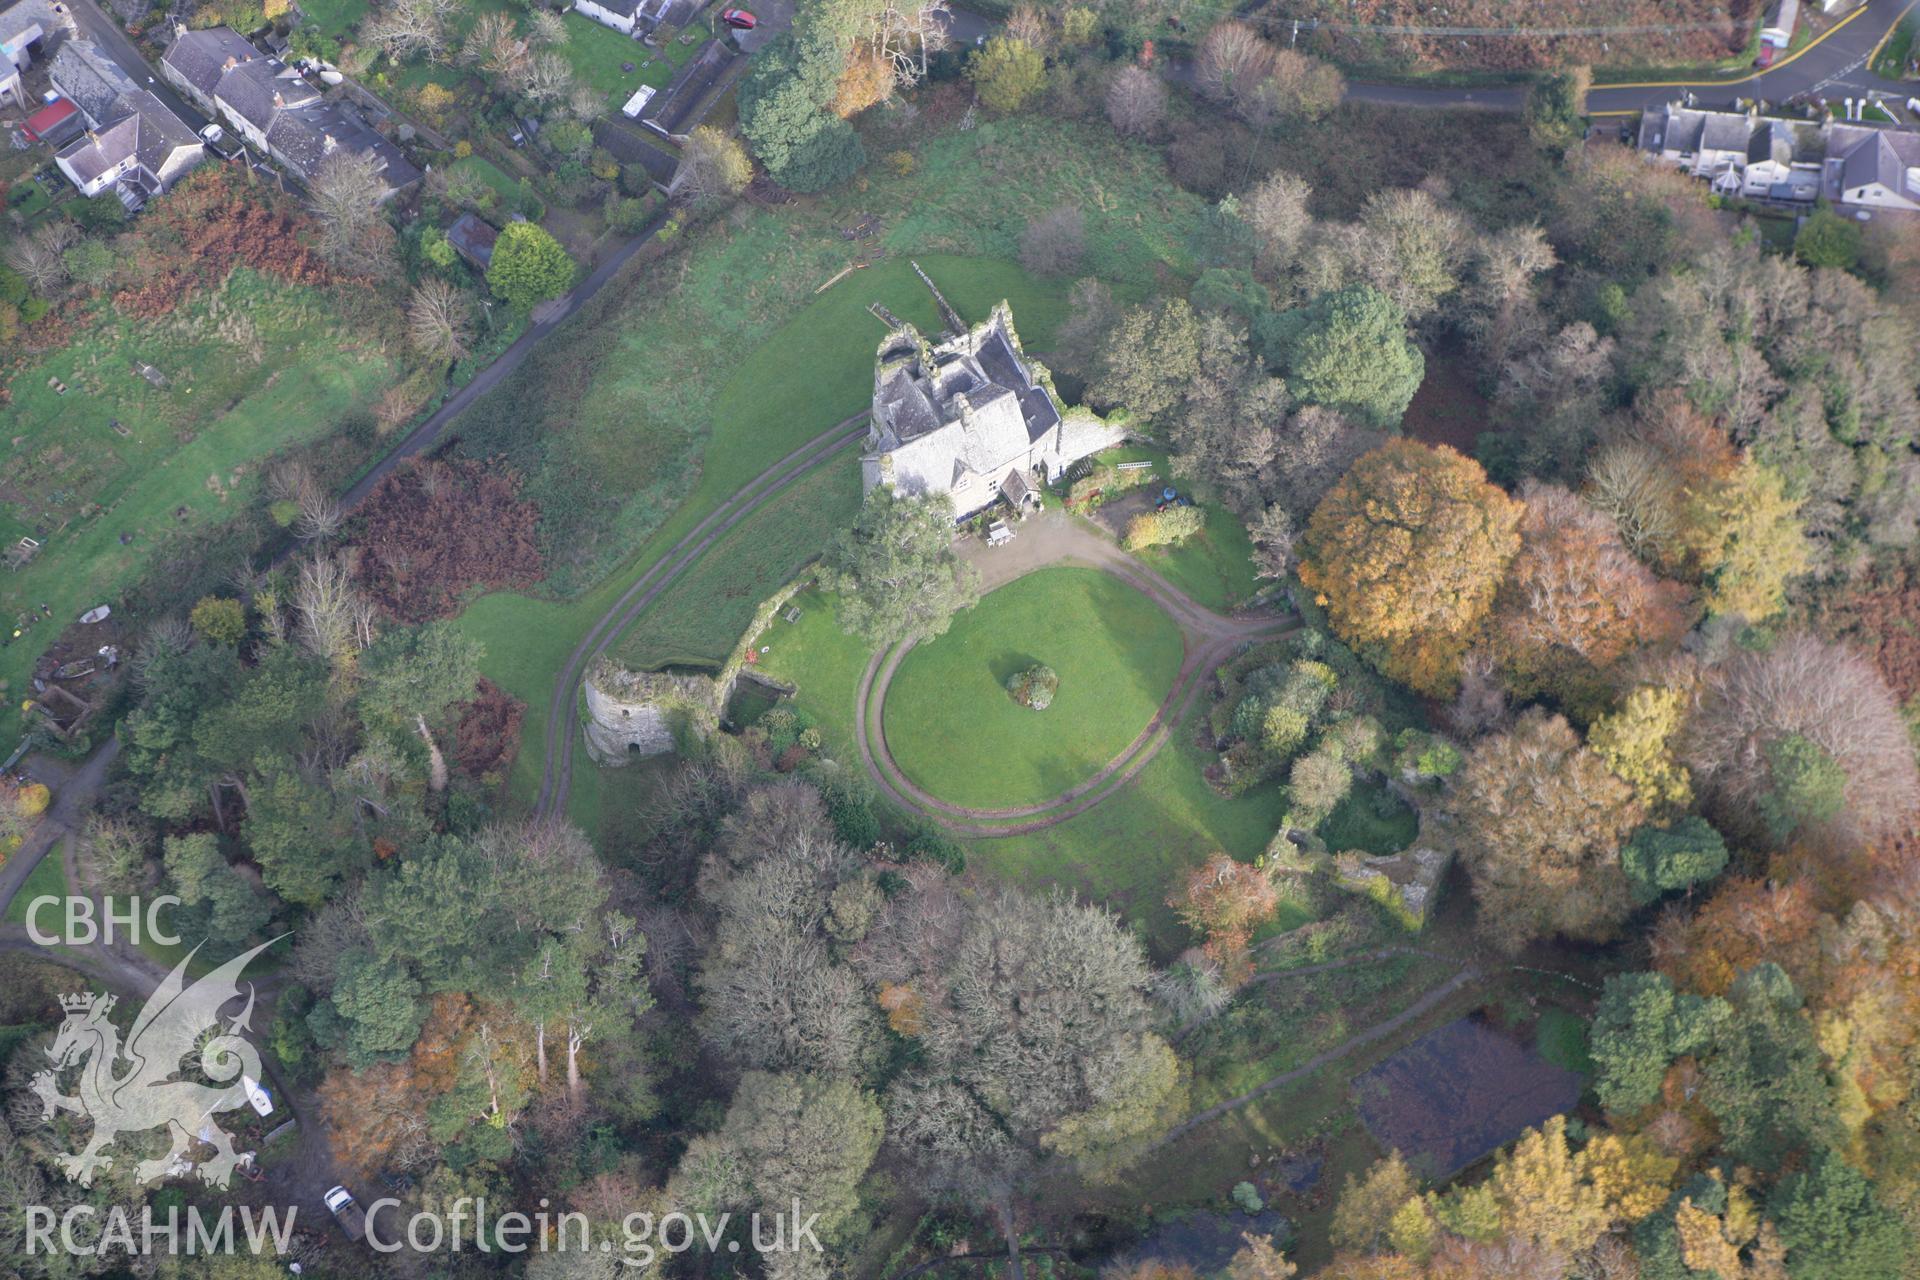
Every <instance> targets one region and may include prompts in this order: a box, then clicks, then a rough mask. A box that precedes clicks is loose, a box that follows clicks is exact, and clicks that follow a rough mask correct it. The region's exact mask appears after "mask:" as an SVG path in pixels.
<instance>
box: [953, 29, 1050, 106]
mask: <svg viewBox="0 0 1920 1280" xmlns="http://www.w3.org/2000/svg"><path fill="white" fill-rule="evenodd" d="M967 79H969V80H971V81H973V89H974V92H975V93H977V94H979V95H980V101H981V102H983V103H985V104H986V106H987V108H988V109H989V110H992V111H998V112H1002V113H1011V112H1015V111H1018V110H1020V108H1022V107H1024V106H1026V105H1027V104H1028V103H1029V102H1031V101H1032V100H1033V98H1034V96H1035V95H1036V94H1038V93H1039V92H1040V90H1041V89H1042V88H1044V87H1045V86H1046V83H1047V59H1046V56H1045V55H1044V54H1042V53H1041V52H1040V51H1039V50H1038V49H1036V48H1034V47H1033V46H1032V45H1030V44H1028V43H1027V42H1026V41H1024V40H1021V39H1019V38H1017V37H1015V36H994V37H992V38H991V39H989V40H988V41H987V43H986V45H985V47H983V48H981V49H979V50H978V51H976V52H975V53H974V54H973V56H972V57H970V58H969V59H967Z"/></svg>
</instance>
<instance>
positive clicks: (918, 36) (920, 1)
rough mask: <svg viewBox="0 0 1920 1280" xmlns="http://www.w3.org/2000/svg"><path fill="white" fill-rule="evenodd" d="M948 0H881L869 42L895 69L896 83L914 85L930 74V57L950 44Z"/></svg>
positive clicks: (870, 24) (871, 17)
mask: <svg viewBox="0 0 1920 1280" xmlns="http://www.w3.org/2000/svg"><path fill="white" fill-rule="evenodd" d="M946 14H947V3H946V0H879V3H878V4H877V5H876V6H875V7H874V9H873V10H872V11H871V13H870V15H869V19H868V26H867V31H866V37H865V38H866V43H867V46H868V48H870V49H871V50H872V51H873V52H874V54H876V55H877V56H878V57H879V58H881V59H882V60H883V61H884V62H886V63H887V65H888V66H890V67H891V68H892V69H893V80H894V83H895V84H897V85H899V86H900V87H901V88H903V89H905V88H911V87H912V86H914V85H916V84H918V83H919V82H920V81H922V80H924V79H926V77H927V59H928V57H929V56H930V55H931V54H935V53H938V52H940V50H942V49H944V48H946V46H947V38H948V37H947V23H946Z"/></svg>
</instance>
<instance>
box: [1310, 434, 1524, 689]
mask: <svg viewBox="0 0 1920 1280" xmlns="http://www.w3.org/2000/svg"><path fill="white" fill-rule="evenodd" d="M1522 511H1523V508H1522V507H1521V505H1520V504H1519V503H1518V502H1516V501H1514V500H1513V499H1512V498H1509V497H1508V496H1507V495H1506V494H1505V493H1503V492H1501V490H1500V489H1499V488H1498V487H1497V486H1495V485H1493V484H1490V483H1489V482H1488V480H1487V476H1486V472H1484V471H1482V470H1481V469H1480V464H1479V463H1477V462H1475V461H1473V460H1472V459H1471V458H1466V457H1463V456H1461V455H1460V454H1459V453H1457V452H1456V451H1454V450H1452V449H1448V448H1434V447H1432V446H1429V445H1424V444H1420V443H1418V442H1416V441H1413V440H1404V439H1398V440H1390V441H1388V442H1387V443H1386V444H1384V445H1382V446H1380V447H1379V448H1378V449H1375V450H1374V451H1373V452H1371V453H1369V454H1366V455H1365V456H1363V457H1362V458H1361V459H1360V460H1359V461H1358V462H1356V463H1354V465H1353V469H1352V470H1351V471H1349V472H1348V473H1347V474H1346V476H1345V478H1344V479H1342V480H1341V481H1340V483H1339V484H1337V485H1335V486H1334V487H1333V489H1332V491H1331V492H1329V493H1328V494H1327V496H1326V497H1325V498H1324V499H1323V500H1322V501H1321V503H1320V505H1319V507H1318V508H1316V509H1315V510H1314V513H1313V518H1312V519H1311V520H1310V521H1309V522H1308V524H1307V533H1306V537H1305V538H1304V539H1303V551H1302V555H1301V561H1300V581H1301V582H1303V583H1305V584H1306V586H1307V588H1308V589H1309V590H1311V591H1313V592H1315V593H1317V594H1318V595H1319V597H1320V598H1321V599H1322V600H1323V601H1324V602H1325V604H1326V606H1327V612H1328V615H1329V617H1330V619H1331V621H1332V624H1333V629H1334V631H1335V632H1336V633H1337V634H1338V635H1339V636H1340V638H1341V639H1343V640H1345V641H1347V642H1348V643H1350V644H1352V645H1354V646H1355V647H1357V648H1360V649H1362V650H1364V651H1366V652H1367V653H1368V654H1369V656H1371V657H1373V658H1374V660H1375V661H1376V662H1377V663H1378V665H1379V667H1380V669H1381V670H1382V671H1384V672H1385V673H1386V674H1388V675H1389V676H1392V677H1393V678H1394V679H1396V680H1400V681H1403V682H1405V683H1406V684H1408V685H1411V686H1412V687H1413V688H1415V689H1417V690H1419V691H1420V692H1422V693H1429V694H1446V693H1450V692H1452V690H1453V687H1454V686H1455V685H1456V684H1457V683H1458V682H1459V678H1460V660H1461V657H1462V656H1463V655H1464V654H1465V653H1466V651H1467V648H1468V646H1469V645H1470V644H1471V643H1472V642H1473V640H1474V638H1475V636H1476V635H1477V634H1478V633H1479V631H1480V628H1481V626H1482V624H1483V623H1484V622H1485V620H1486V617H1487V612H1488V610H1489V609H1490V608H1491V606H1492V604H1493V599H1494V593H1495V591H1496V590H1497V589H1498V587H1499V585H1500V581H1501V579H1502V578H1503V577H1504V576H1505V574H1506V570H1507V565H1508V563H1509V562H1511V561H1512V559H1513V557H1514V554H1515V553H1516V552H1517V551H1518V550H1519V548H1520V535H1519V532H1518V526H1519V524H1520V517H1521V514H1522Z"/></svg>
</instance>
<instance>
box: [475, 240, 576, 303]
mask: <svg viewBox="0 0 1920 1280" xmlns="http://www.w3.org/2000/svg"><path fill="white" fill-rule="evenodd" d="M573 276H574V264H573V259H572V258H570V257H568V256H567V251H566V250H565V249H564V248H562V247H561V245H560V242H559V241H558V240H555V239H554V238H553V236H552V234H551V233H550V232H548V231H547V229H546V228H545V227H542V226H541V225H540V224H539V223H537V222H509V223H508V224H507V225H506V227H505V229H504V230H502V231H501V232H500V238H499V239H498V240H497V241H495V242H494V246H493V260H492V261H491V262H490V263H489V264H488V265H487V284H488V286H489V287H491V288H492V289H493V291H494V292H495V293H496V294H498V295H499V296H500V297H502V298H504V299H506V300H507V301H508V302H509V303H511V304H513V305H514V306H515V307H518V308H519V309H520V310H522V311H530V310H532V309H533V308H534V307H535V306H537V305H538V304H540V303H542V302H545V301H547V300H548V299H549V298H557V297H559V296H560V295H561V294H563V293H565V292H566V291H567V290H568V289H570V288H572V287H573Z"/></svg>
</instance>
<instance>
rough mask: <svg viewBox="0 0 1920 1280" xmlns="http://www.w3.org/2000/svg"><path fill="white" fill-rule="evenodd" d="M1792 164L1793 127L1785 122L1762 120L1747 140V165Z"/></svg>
mask: <svg viewBox="0 0 1920 1280" xmlns="http://www.w3.org/2000/svg"><path fill="white" fill-rule="evenodd" d="M1769 160H1771V161H1773V162H1774V163H1775V164H1777V165H1783V166H1784V165H1790V164H1792V163H1793V126H1792V125H1790V124H1788V123H1787V122H1786V121H1785V120H1763V121H1761V122H1760V124H1759V126H1758V127H1757V128H1755V129H1754V131H1753V136H1752V137H1750V138H1748V139H1747V163H1748V164H1764V163H1766V162H1767V161H1769Z"/></svg>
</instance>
